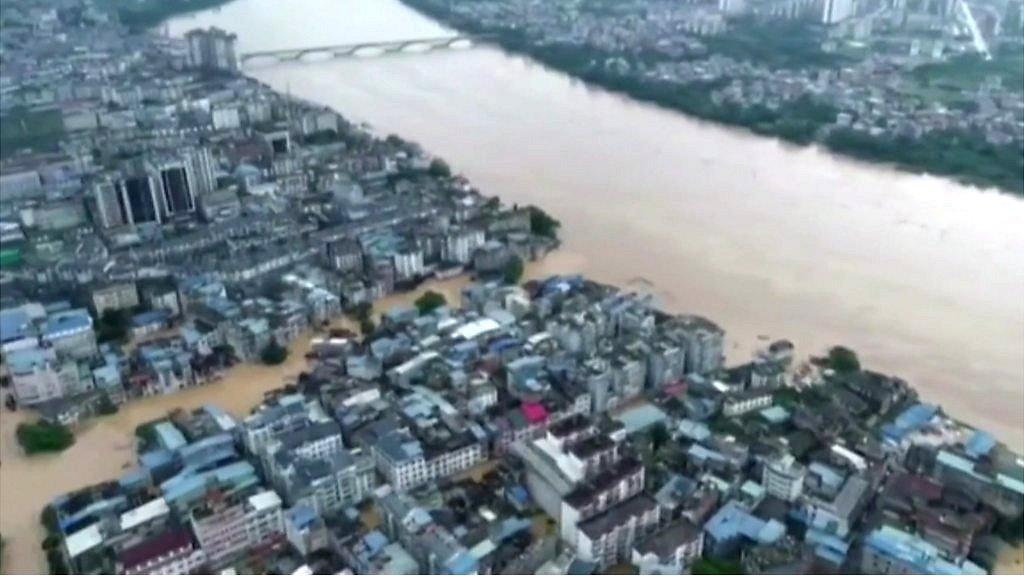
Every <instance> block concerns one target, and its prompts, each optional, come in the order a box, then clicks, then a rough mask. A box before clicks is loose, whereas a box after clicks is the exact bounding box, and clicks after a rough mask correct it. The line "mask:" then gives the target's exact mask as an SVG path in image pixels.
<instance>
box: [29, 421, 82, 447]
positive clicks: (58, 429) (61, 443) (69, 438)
mask: <svg viewBox="0 0 1024 576" xmlns="http://www.w3.org/2000/svg"><path fill="white" fill-rule="evenodd" d="M16 435H17V437H18V444H21V447H22V449H24V450H25V453H26V454H37V453H39V452H62V451H64V450H66V449H67V448H68V447H69V446H71V445H72V444H74V443H75V435H74V434H72V433H71V430H69V429H68V427H67V426H64V425H63V424H54V423H51V422H47V421H45V420H40V421H38V422H36V423H35V424H30V423H28V422H22V423H21V424H18V428H17V431H16Z"/></svg>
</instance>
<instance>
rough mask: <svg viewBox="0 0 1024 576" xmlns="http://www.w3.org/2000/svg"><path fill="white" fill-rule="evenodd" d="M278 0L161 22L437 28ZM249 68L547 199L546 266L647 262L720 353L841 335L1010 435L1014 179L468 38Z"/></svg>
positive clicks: (1019, 309) (245, 33)
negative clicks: (848, 150)
mask: <svg viewBox="0 0 1024 576" xmlns="http://www.w3.org/2000/svg"><path fill="white" fill-rule="evenodd" d="M289 6H290V8H289V10H287V11H284V10H281V8H280V4H278V3H276V2H275V1H274V0H236V1H235V2H232V3H230V4H227V5H225V6H224V7H223V8H220V9H218V10H215V11H207V12H203V13H199V14H193V15H189V16H184V17H181V18H176V19H173V20H172V21H170V22H169V23H168V25H167V27H166V28H167V30H168V32H169V33H170V34H171V35H177V36H180V35H183V34H184V33H185V32H187V31H188V30H190V29H192V28H196V27H206V26H219V27H221V28H224V29H226V30H229V31H232V32H235V33H236V34H238V51H239V52H240V53H245V52H254V51H262V50H279V49H289V48H296V47H301V46H311V45H332V44H339V43H359V42H381V41H395V40H400V39H404V38H430V37H438V36H444V35H450V34H453V33H454V32H453V31H452V30H451V29H450V28H446V27H445V26H443V25H442V24H440V23H438V22H436V21H434V20H431V19H429V18H427V17H425V16H424V15H422V14H420V13H418V12H416V11H414V10H412V9H411V8H409V7H407V6H406V5H404V4H401V3H400V2H397V1H395V0H344V1H341V2H338V1H336V0H295V1H294V2H293V3H292V4H290V5H289ZM324 18H329V19H331V21H332V22H334V23H335V25H334V26H331V27H323V26H319V24H318V23H319V22H322V21H323V19H324ZM245 73H246V74H247V75H249V76H251V77H254V78H256V79H257V80H259V81H260V82H263V83H264V84H267V85H269V86H271V87H272V88H274V89H276V90H278V91H280V92H288V93H290V94H292V95H294V96H297V97H301V98H303V99H305V100H307V101H314V102H317V103H319V104H321V105H324V106H330V107H332V108H334V109H335V110H339V111H341V112H342V113H343V114H344V115H345V116H346V117H348V118H349V119H350V120H351V121H353V122H357V123H366V124H368V125H370V126H372V127H373V130H374V132H375V133H377V134H378V135H381V136H384V135H387V134H399V135H401V136H402V137H403V138H405V139H407V140H410V141H415V142H417V143H418V144H420V145H421V146H422V147H423V148H424V149H426V150H430V151H431V152H432V153H434V154H436V155H438V156H439V157H442V158H444V159H445V160H446V161H447V162H448V163H449V164H450V165H451V166H452V168H453V170H455V171H457V172H459V173H461V174H462V175H464V176H465V177H466V178H467V179H468V180H469V181H471V182H472V183H473V185H474V186H476V187H478V188H479V189H480V190H482V191H484V192H485V193H486V194H488V195H494V196H498V197H500V198H501V199H502V200H503V201H504V202H506V203H518V204H520V205H530V204H533V205H537V206H541V207H543V208H544V209H545V210H546V211H548V212H549V213H551V214H552V215H553V216H555V217H556V218H558V219H559V220H560V221H561V222H562V227H561V229H560V232H559V235H560V237H561V239H562V241H563V242H562V247H561V248H560V249H559V251H558V252H557V253H556V255H557V256H559V257H560V258H561V257H566V258H569V257H571V260H572V261H573V265H572V267H571V268H569V269H567V270H564V271H571V272H575V273H581V274H584V275H586V276H588V277H590V278H593V279H594V280H597V281H599V282H603V283H607V284H613V285H618V286H624V287H630V286H632V285H633V282H634V281H635V280H636V279H640V278H642V279H645V282H644V283H645V284H648V285H653V288H651V289H650V290H651V291H652V292H655V293H656V294H657V296H658V298H659V301H660V303H661V304H662V305H663V306H664V307H665V309H666V310H667V311H670V312H683V313H698V314H702V315H705V316H707V317H708V318H711V319H713V320H715V322H717V323H719V325H721V326H722V327H723V328H724V329H725V330H726V333H727V338H728V340H729V344H728V350H727V352H728V354H729V357H730V360H733V361H741V360H745V359H746V356H744V353H743V351H744V350H749V349H752V348H754V347H756V346H757V345H758V344H759V343H760V342H762V340H761V339H760V337H761V336H763V335H769V336H772V337H778V338H788V339H790V340H792V341H793V342H794V343H795V344H796V346H797V349H798V350H800V351H801V352H802V353H804V354H816V353H820V352H821V351H823V350H825V349H827V348H828V347H830V346H832V345H835V344H837V343H842V344H844V345H847V346H849V347H850V348H853V349H855V350H857V351H858V353H859V355H860V357H861V359H862V361H863V362H864V363H865V364H866V365H868V366H871V367H872V368H873V369H875V370H878V371H880V372H884V373H888V374H894V375H899V376H901V377H903V378H905V379H906V380H907V381H909V382H910V383H911V384H912V385H913V386H915V387H916V388H917V389H918V390H919V392H920V393H921V396H922V398H924V399H925V400H926V401H929V402H935V403H938V404H941V405H942V406H943V408H944V409H945V410H946V411H947V412H948V413H950V414H951V415H953V416H954V417H956V418H958V419H960V420H963V421H967V422H973V423H984V424H985V426H986V427H987V428H988V429H989V430H990V431H992V432H993V433H995V434H996V436H997V437H999V438H1000V439H1002V440H1004V441H1005V442H1007V443H1008V444H1009V445H1010V446H1011V447H1013V448H1014V449H1017V450H1020V449H1021V448H1022V447H1024V429H1022V427H1021V426H1020V422H1021V410H1020V406H1022V405H1024V347H1022V346H1021V341H1020V334H1021V330H1022V327H1024V301H1022V300H1021V298H1020V294H1021V293H1022V291H1024V259H1021V257H1020V254H1022V253H1024V228H1021V227H1020V226H1019V222H1020V221H1022V220H1024V202H1021V201H1020V200H1019V199H1018V198H1016V197H1014V196H1011V195H1008V194H996V193H991V192H982V191H979V190H977V189H974V188H969V187H965V186H960V185H957V184H955V183H954V182H952V181H950V180H947V179H941V178H935V177H930V176H916V175H911V174H908V173H903V172H898V171H894V170H891V169H887V168H884V167H880V166H878V165H871V164H867V163H864V162H860V161H853V160H850V159H848V158H846V157H842V156H837V155H833V154H829V153H827V152H825V151H823V150H820V149H817V148H814V147H809V148H807V147H805V148H799V147H794V146H791V145H788V144H782V143H780V142H779V141H777V140H773V139H768V138H761V137H754V136H751V135H749V134H745V133H743V132H742V131H740V130H736V129H731V128H723V127H721V126H719V125H716V124H713V123H710V122H704V121H699V120H694V119H692V118H690V117H687V116H685V115H682V114H678V113H676V112H672V111H670V110H667V109H664V108H660V107H655V106H651V105H649V104H645V103H641V102H637V101H636V100H634V99H631V98H628V97H625V96H622V95H619V94H615V93H610V92H608V91H606V90H603V89H601V88H600V87H595V86H592V85H587V84H585V83H583V82H580V81H579V80H578V79H575V78H572V77H570V76H568V75H566V74H563V73H561V72H558V71H557V70H554V69H552V68H549V67H547V66H544V65H542V64H538V63H537V62H536V61H534V60H531V59H529V58H525V57H521V56H517V55H514V54H510V53H508V52H505V51H502V50H499V49H496V48H493V47H491V46H489V45H486V44H485V45H477V46H474V47H472V48H470V49H451V50H437V51H433V52H430V53H426V54H424V53H414V54H393V55H379V54H378V55H373V54H365V55H362V56H358V57H353V58H345V59H338V60H332V61H320V62H297V63H284V64H278V65H272V66H259V67H253V68H250V69H246V70H245ZM495 86H500V87H501V89H500V90H495V89H494V87H495ZM556 255H553V256H556ZM550 258H551V257H549V259H550ZM975 278H985V279H986V281H984V282H979V281H971V280H969V279H975Z"/></svg>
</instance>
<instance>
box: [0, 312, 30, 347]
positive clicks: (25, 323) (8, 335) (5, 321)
mask: <svg viewBox="0 0 1024 576" xmlns="http://www.w3.org/2000/svg"><path fill="white" fill-rule="evenodd" d="M31 328H32V322H31V320H30V319H29V317H28V314H26V313H25V311H24V310H22V309H20V308H17V309H14V310H0V343H2V342H12V341H14V340H21V339H22V338H25V337H26V336H29V335H30V334H31V333H32V332H31Z"/></svg>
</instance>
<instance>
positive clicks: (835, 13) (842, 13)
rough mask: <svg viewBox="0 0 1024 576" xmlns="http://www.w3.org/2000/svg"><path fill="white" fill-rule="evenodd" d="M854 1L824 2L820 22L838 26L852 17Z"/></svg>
mask: <svg viewBox="0 0 1024 576" xmlns="http://www.w3.org/2000/svg"><path fill="white" fill-rule="evenodd" d="M855 11H856V3H855V0H824V2H823V9H822V13H821V21H822V23H824V24H838V23H840V22H842V21H843V20H846V19H847V18H850V17H851V16H853V15H854V12H855Z"/></svg>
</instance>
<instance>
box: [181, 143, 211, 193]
mask: <svg viewBox="0 0 1024 576" xmlns="http://www.w3.org/2000/svg"><path fill="white" fill-rule="evenodd" d="M185 166H186V167H187V168H188V170H189V171H190V172H191V174H192V180H191V184H192V196H193V197H194V198H202V197H203V196H206V195H208V194H211V193H212V192H213V191H214V190H216V189H217V177H216V175H215V174H214V172H213V155H212V154H210V149H209V148H207V147H206V146H199V147H197V148H192V149H190V150H188V151H186V152H185Z"/></svg>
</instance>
